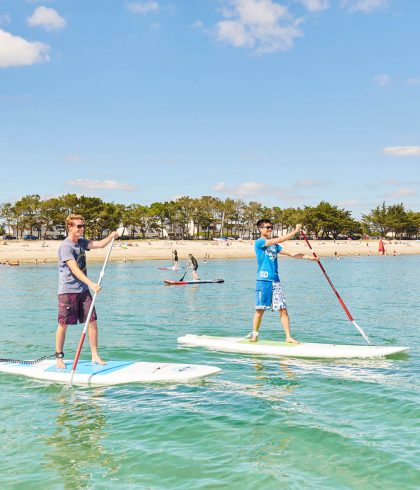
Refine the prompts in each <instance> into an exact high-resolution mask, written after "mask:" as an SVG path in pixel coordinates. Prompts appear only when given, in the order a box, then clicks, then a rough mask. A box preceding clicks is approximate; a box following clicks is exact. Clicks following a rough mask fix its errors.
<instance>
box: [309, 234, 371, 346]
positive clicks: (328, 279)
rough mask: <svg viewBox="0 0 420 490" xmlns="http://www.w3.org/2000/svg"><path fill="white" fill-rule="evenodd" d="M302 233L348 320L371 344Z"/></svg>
mask: <svg viewBox="0 0 420 490" xmlns="http://www.w3.org/2000/svg"><path fill="white" fill-rule="evenodd" d="M300 233H301V235H302V236H303V238H304V239H305V242H306V244H307V245H308V247H309V249H310V250H311V252H312V255H313V256H314V257H315V258H316V259H317V262H318V265H319V267H320V269H321V270H322V272H323V274H324V276H325V278H326V279H327V281H328V284H329V285H330V286H331V289H332V290H333V291H334V293H335V295H336V296H337V299H338V301H339V303H340V305H341V306H342V308H343V310H344V312H345V313H346V315H347V318H348V319H349V320H350V321H351V322H352V323H353V325H354V326H355V327H356V328H357V330H358V331H359V332H360V333H361V334H362V337H363V338H364V339H365V340H366V342H367V343H368V344H371V342H370V340H369V338H368V336H367V335H366V333H365V332H364V330H363V329H362V327H360V326H359V325H358V324H357V323H356V322H355V320H354V318H353V317H352V315H351V313H350V311H349V309H348V308H347V306H346V305H345V303H344V301H343V300H342V299H341V296H340V295H339V294H338V291H337V290H336V289H335V287H334V284H333V283H332V281H331V279H330V277H329V276H328V274H327V271H326V270H325V268H324V266H323V265H322V264H321V260H320V258H319V257H318V255H317V254H316V253H315V251H314V249H313V248H312V247H311V244H310V243H309V240H308V237H307V236H306V234H305V232H304V231H303V230H300Z"/></svg>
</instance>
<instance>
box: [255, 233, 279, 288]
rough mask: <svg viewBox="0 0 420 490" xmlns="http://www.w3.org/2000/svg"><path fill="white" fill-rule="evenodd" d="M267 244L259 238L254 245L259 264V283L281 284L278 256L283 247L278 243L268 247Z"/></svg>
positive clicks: (263, 239)
mask: <svg viewBox="0 0 420 490" xmlns="http://www.w3.org/2000/svg"><path fill="white" fill-rule="evenodd" d="M265 242H266V239H265V238H259V239H258V240H256V241H255V245H254V250H255V255H256V256H257V263H258V270H257V281H271V282H273V281H274V282H279V281H280V278H279V272H278V264H277V254H278V253H279V252H280V251H281V249H282V247H281V246H280V245H279V244H278V243H277V244H276V245H269V246H268V247H266V246H265Z"/></svg>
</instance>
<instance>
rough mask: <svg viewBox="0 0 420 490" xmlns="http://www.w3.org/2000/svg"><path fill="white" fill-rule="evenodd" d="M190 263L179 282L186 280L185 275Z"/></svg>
mask: <svg viewBox="0 0 420 490" xmlns="http://www.w3.org/2000/svg"><path fill="white" fill-rule="evenodd" d="M189 265H190V264H188V265H187V267H185V272H184V274H183V276H182V277H181V279H179V281H178V282H182V281H183V280H184V277H185V274H186V273H187V270H188V267H189Z"/></svg>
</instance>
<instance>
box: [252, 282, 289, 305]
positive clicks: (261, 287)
mask: <svg viewBox="0 0 420 490" xmlns="http://www.w3.org/2000/svg"><path fill="white" fill-rule="evenodd" d="M286 308H287V306H286V298H285V296H284V292H283V288H282V287H281V284H280V283H279V282H271V281H257V284H256V287H255V309H256V310H272V311H278V310H284V309H286Z"/></svg>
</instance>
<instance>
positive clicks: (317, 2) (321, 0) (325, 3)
mask: <svg viewBox="0 0 420 490" xmlns="http://www.w3.org/2000/svg"><path fill="white" fill-rule="evenodd" d="M298 1H299V3H301V4H302V5H303V6H304V7H306V9H307V10H309V12H319V11H321V10H326V9H328V8H329V6H330V2H329V0H298Z"/></svg>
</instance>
